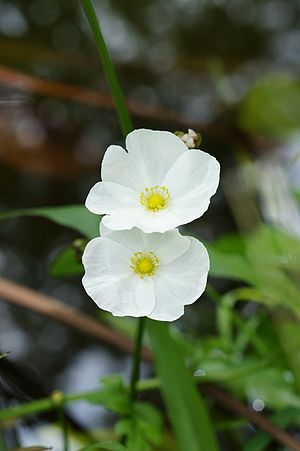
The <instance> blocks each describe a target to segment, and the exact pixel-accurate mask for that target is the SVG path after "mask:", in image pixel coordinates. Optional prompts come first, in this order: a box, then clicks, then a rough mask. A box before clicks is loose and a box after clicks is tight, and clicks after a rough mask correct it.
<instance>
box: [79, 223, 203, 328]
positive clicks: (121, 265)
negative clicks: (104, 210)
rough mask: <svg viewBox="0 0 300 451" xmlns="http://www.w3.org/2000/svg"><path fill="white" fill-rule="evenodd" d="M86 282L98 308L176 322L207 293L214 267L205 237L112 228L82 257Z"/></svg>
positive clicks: (103, 227)
mask: <svg viewBox="0 0 300 451" xmlns="http://www.w3.org/2000/svg"><path fill="white" fill-rule="evenodd" d="M82 261H83V264H84V267H85V275H84V277H83V279H82V283H83V286H84V288H85V290H86V292H87V293H88V294H89V296H90V297H91V298H92V299H93V300H94V301H95V303H96V304H97V305H98V307H100V308H102V309H103V310H107V311H109V312H111V313H112V314H113V315H115V316H136V317H139V316H148V317H149V318H152V319H156V320H161V321H174V320H176V319H177V318H179V317H180V316H182V315H183V313H184V305H188V304H192V303H193V302H195V301H196V300H197V299H198V298H199V297H200V296H201V294H202V293H203V291H204V289H205V286H206V280H207V274H208V270H209V257H208V253H207V251H206V249H205V247H204V246H203V244H202V243H200V241H198V240H196V239H195V238H192V237H186V236H182V235H180V233H179V232H178V230H172V231H169V232H166V233H164V234H161V233H148V234H145V233H143V232H142V231H141V230H139V229H137V228H133V229H132V230H123V231H112V230H109V229H107V228H106V227H105V226H103V225H102V224H101V237H100V238H95V239H93V240H92V241H90V242H89V243H88V245H87V247H86V248H85V251H84V254H83V258H82Z"/></svg>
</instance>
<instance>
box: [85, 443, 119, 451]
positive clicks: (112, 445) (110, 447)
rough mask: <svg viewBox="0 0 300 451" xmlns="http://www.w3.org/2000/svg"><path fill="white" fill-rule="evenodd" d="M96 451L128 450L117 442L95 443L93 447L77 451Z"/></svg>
mask: <svg viewBox="0 0 300 451" xmlns="http://www.w3.org/2000/svg"><path fill="white" fill-rule="evenodd" d="M97 449H101V450H102V449H104V450H111V451H128V448H126V447H125V446H123V445H121V443H118V442H101V443H95V444H94V445H90V446H86V447H85V448H81V449H80V450H79V451H92V450H97Z"/></svg>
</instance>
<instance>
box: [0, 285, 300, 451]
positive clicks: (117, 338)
mask: <svg viewBox="0 0 300 451" xmlns="http://www.w3.org/2000/svg"><path fill="white" fill-rule="evenodd" d="M0 298H2V300H4V301H8V302H10V303H12V304H15V305H18V306H19V307H22V308H26V309H29V310H31V311H34V312H36V313H39V314H41V315H44V316H47V317H49V318H52V319H54V320H56V321H59V322H62V323H64V324H66V325H68V326H71V327H73V328H74V329H76V330H79V331H81V332H84V333H86V334H88V335H91V336H93V337H95V338H97V339H99V340H101V341H103V342H106V343H108V344H110V345H112V346H114V347H115V348H116V349H119V350H122V351H125V352H129V353H132V351H133V349H134V345H133V342H132V341H131V340H129V339H128V338H126V337H124V336H123V335H122V334H120V333H118V332H116V331H114V330H111V329H109V328H108V327H106V326H104V325H102V324H100V323H99V322H98V321H96V320H94V319H92V318H90V317H88V316H87V315H85V314H83V313H81V312H78V311H77V310H76V309H74V308H73V307H70V306H66V305H64V304H62V303H61V302H60V301H58V300H57V299H55V298H52V297H49V296H46V295H43V294H40V293H38V292H37V291H35V290H33V289H31V288H27V287H25V286H23V285H20V284H17V283H14V282H11V281H9V280H7V279H4V278H0ZM142 358H143V360H145V361H148V362H152V361H153V355H152V353H151V351H150V350H149V349H147V348H143V350H142ZM201 391H203V393H205V394H207V395H208V396H210V397H211V398H213V399H214V400H215V401H216V402H217V403H218V404H219V405H222V406H224V407H225V408H226V409H228V410H229V411H231V412H235V413H237V414H238V415H240V416H242V417H244V418H246V419H248V420H249V422H250V423H252V424H254V425H256V426H257V427H258V428H259V429H261V430H262V431H265V432H267V433H268V434H269V435H271V436H272V437H274V439H276V440H277V441H278V442H280V443H282V444H283V445H285V446H289V447H290V448H292V449H293V450H295V451H300V443H299V442H297V441H296V440H295V439H294V438H293V437H292V436H291V435H289V434H288V433H287V432H285V431H284V430H283V429H280V428H279V427H277V426H276V425H274V424H273V423H272V422H271V421H270V420H269V419H267V418H266V417H265V416H263V415H261V414H259V413H257V412H254V411H253V410H251V409H249V408H248V407H246V406H245V405H243V404H242V403H241V402H240V401H238V400H237V399H235V398H233V397H232V396H230V395H228V394H226V393H225V392H224V391H223V390H221V389H220V388H218V387H216V386H215V385H212V384H201Z"/></svg>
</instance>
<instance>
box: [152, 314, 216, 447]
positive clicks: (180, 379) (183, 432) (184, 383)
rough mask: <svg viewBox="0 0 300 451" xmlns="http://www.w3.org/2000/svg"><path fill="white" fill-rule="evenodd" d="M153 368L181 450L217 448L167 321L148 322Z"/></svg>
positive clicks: (199, 398)
mask: <svg viewBox="0 0 300 451" xmlns="http://www.w3.org/2000/svg"><path fill="white" fill-rule="evenodd" d="M148 329H149V334H150V340H151V344H152V349H153V352H154V360H155V364H156V370H157V373H158V375H159V377H160V380H161V390H162V395H163V398H164V400H165V403H166V407H167V411H168V415H169V418H170V421H171V423H172V426H173V429H174V433H175V435H176V438H177V442H178V446H179V449H180V450H181V451H186V449H187V447H188V450H189V451H216V450H218V446H217V443H216V438H215V436H214V432H213V429H212V425H211V422H210V420H209V417H208V413H207V411H206V408H205V406H204V403H203V401H202V399H201V396H200V393H199V391H198V390H197V388H196V385H195V378H194V377H193V376H192V374H191V373H190V372H189V371H188V370H187V369H186V367H185V366H184V361H183V355H182V353H181V350H180V349H179V348H177V345H176V342H175V341H174V339H173V338H172V337H171V335H170V333H169V328H168V326H167V324H165V323H162V322H159V321H151V320H149V321H148Z"/></svg>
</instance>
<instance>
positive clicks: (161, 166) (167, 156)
mask: <svg viewBox="0 0 300 451" xmlns="http://www.w3.org/2000/svg"><path fill="white" fill-rule="evenodd" d="M126 149H127V150H128V153H129V159H130V162H131V164H132V165H133V166H134V167H135V168H136V169H137V171H138V173H139V174H140V176H141V178H142V180H143V183H144V186H141V189H144V188H147V187H148V188H149V187H151V186H155V185H161V184H162V181H163V179H164V177H165V176H166V174H167V172H168V170H169V169H170V167H171V166H172V165H173V164H174V163H175V161H176V160H177V159H178V158H179V157H180V156H181V155H182V154H183V153H184V152H187V147H186V146H185V144H184V143H183V142H182V141H181V139H180V138H178V137H177V136H175V135H174V134H173V133H170V132H167V131H157V130H147V129H139V130H134V131H133V132H131V133H129V134H128V135H127V138H126Z"/></svg>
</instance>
